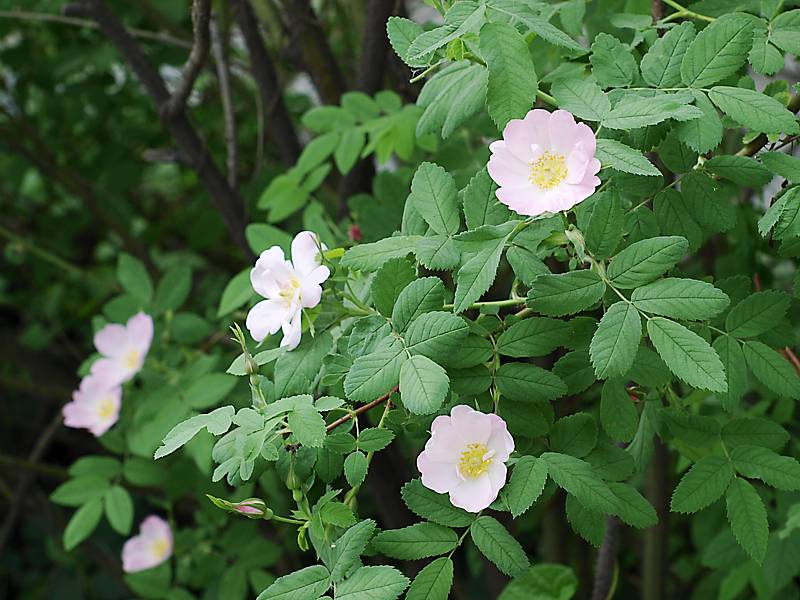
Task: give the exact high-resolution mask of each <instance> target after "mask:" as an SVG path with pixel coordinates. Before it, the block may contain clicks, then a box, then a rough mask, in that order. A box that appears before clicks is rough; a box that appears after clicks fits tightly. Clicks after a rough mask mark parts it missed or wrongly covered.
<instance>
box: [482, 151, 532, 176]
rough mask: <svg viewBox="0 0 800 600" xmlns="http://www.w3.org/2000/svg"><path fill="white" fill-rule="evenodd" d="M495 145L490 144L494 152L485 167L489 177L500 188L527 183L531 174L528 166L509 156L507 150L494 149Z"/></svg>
mask: <svg viewBox="0 0 800 600" xmlns="http://www.w3.org/2000/svg"><path fill="white" fill-rule="evenodd" d="M497 143H498V142H495V143H494V144H492V148H493V149H494V150H493V152H492V156H491V157H490V158H489V162H488V164H487V165H486V170H487V171H489V176H490V177H491V178H492V179H493V180H494V182H495V183H496V184H497V185H500V186H505V185H510V186H519V185H524V184H525V183H527V182H528V177H529V176H530V174H531V168H530V165H528V164H527V163H525V162H522V161H521V160H520V159H518V158H517V157H516V156H514V155H513V154H511V152H510V151H509V150H508V149H507V148H505V147H496V144H497Z"/></svg>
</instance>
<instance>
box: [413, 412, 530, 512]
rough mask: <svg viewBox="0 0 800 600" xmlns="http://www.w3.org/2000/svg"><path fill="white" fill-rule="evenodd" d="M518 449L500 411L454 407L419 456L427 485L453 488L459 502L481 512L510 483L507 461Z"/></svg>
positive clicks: (453, 498) (452, 499)
mask: <svg viewBox="0 0 800 600" xmlns="http://www.w3.org/2000/svg"><path fill="white" fill-rule="evenodd" d="M513 451H514V439H513V438H512V437H511V434H510V433H508V429H507V428H506V422H505V421H504V420H503V419H501V418H500V417H498V416H497V415H494V414H485V413H482V412H478V411H477V410H473V409H472V408H470V407H469V406H467V405H465V404H461V405H459V406H454V407H453V409H452V410H451V411H450V416H449V417H448V416H446V415H442V416H439V417H436V418H435V419H434V420H433V424H432V425H431V437H430V439H429V440H428V442H427V443H426V444H425V450H424V451H423V452H422V453H421V454H420V455H419V456H418V457H417V469H419V472H420V473H422V485H424V486H425V487H427V488H429V489H431V490H433V491H434V492H438V493H440V494H444V493H449V494H450V502H452V503H453V505H454V506H458V507H459V508H463V509H464V510H467V511H469V512H479V511H481V510H483V509H484V508H486V507H487V506H489V505H490V504H491V503H492V502H494V500H495V498H497V494H498V493H499V492H500V489H501V488H502V487H503V486H504V485H505V483H506V465H505V462H506V461H507V460H508V457H509V456H510V455H511V453H512V452H513Z"/></svg>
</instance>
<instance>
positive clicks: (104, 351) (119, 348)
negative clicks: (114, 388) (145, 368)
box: [92, 312, 153, 383]
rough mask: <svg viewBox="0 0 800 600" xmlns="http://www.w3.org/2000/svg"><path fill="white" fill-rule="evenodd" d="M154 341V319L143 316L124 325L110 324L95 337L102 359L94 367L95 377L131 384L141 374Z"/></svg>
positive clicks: (95, 343)
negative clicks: (132, 379) (129, 382)
mask: <svg viewBox="0 0 800 600" xmlns="http://www.w3.org/2000/svg"><path fill="white" fill-rule="evenodd" d="M152 341H153V319H152V318H151V317H150V315H147V314H145V313H143V312H140V313H137V314H135V315H133V316H132V317H131V318H130V319H128V322H127V324H125V325H120V324H118V323H109V324H108V325H106V326H105V327H103V328H102V329H101V330H100V331H98V332H97V333H96V334H95V335H94V345H95V347H96V348H97V351H98V352H99V353H100V354H101V355H102V358H100V359H98V360H96V361H95V362H94V364H92V373H97V374H100V375H101V376H102V377H103V378H105V379H106V380H109V381H112V382H115V383H124V382H126V381H128V380H129V379H131V378H132V377H133V376H134V375H136V373H138V372H139V371H141V369H142V365H143V364H144V359H145V357H146V356H147V352H148V350H150V343H151V342H152Z"/></svg>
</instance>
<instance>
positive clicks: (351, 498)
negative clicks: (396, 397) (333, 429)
mask: <svg viewBox="0 0 800 600" xmlns="http://www.w3.org/2000/svg"><path fill="white" fill-rule="evenodd" d="M390 410H392V403H391V402H390V401H389V400H387V401H386V404H384V406H383V414H382V415H381V419H380V421H378V425H377V426H376V428H377V429H383V424H384V422H385V421H386V415H388V414H389V411H390ZM356 426H358V420H357V419H356ZM373 456H375V451H374V450H370V451H369V452H367V469H369V465H370V464H371V463H372V457H373ZM360 489H361V485H356V486H353V487H352V488H350V491H348V492H347V495H346V496H345V497H344V504H345V505H346V506H349V507H350V508H354V507H353V504H354V502H355V499H356V496H357V495H358V492H359V490H360Z"/></svg>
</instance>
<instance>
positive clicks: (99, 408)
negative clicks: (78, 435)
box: [62, 373, 122, 437]
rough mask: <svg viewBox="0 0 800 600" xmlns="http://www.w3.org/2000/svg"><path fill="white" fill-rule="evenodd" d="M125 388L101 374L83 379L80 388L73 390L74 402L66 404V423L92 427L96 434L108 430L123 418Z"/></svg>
mask: <svg viewBox="0 0 800 600" xmlns="http://www.w3.org/2000/svg"><path fill="white" fill-rule="evenodd" d="M121 403H122V388H121V387H120V386H119V384H116V383H114V382H113V381H109V380H108V379H107V378H105V377H103V376H102V375H101V374H98V373H91V374H89V375H87V376H86V377H84V378H83V379H82V380H81V384H80V387H79V388H78V389H77V390H75V391H74V392H72V402H69V403H67V404H65V405H64V408H63V409H62V414H63V415H64V425H66V426H67V427H75V428H79V429H88V430H89V431H91V432H92V435H94V436H95V437H100V436H101V435H103V434H104V433H105V432H106V431H108V430H109V429H110V428H111V426H112V425H114V423H116V422H117V420H118V419H119V407H120V404H121Z"/></svg>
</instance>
